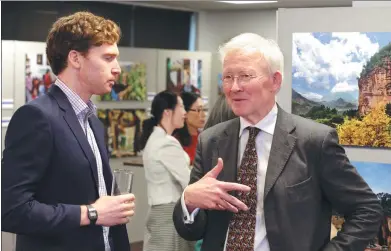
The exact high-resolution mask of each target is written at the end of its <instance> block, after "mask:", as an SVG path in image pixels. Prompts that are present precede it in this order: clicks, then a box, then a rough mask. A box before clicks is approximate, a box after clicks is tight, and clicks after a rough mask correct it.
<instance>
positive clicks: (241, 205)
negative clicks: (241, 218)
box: [220, 192, 248, 213]
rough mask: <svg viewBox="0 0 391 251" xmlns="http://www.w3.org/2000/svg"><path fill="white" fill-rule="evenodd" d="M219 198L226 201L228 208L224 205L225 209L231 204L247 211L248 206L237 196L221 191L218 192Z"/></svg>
mask: <svg viewBox="0 0 391 251" xmlns="http://www.w3.org/2000/svg"><path fill="white" fill-rule="evenodd" d="M220 198H221V199H222V200H224V201H226V202H227V203H228V205H229V208H227V207H225V208H226V209H227V210H230V209H232V208H231V206H232V207H234V208H235V209H240V210H242V211H247V210H248V207H247V206H246V204H244V203H243V202H242V201H240V200H239V199H238V198H236V197H234V196H232V195H230V194H228V193H225V192H222V193H221V194H220ZM224 205H225V204H224ZM230 211H231V210H230ZM235 213H237V212H235Z"/></svg>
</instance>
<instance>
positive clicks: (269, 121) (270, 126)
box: [239, 104, 278, 137]
mask: <svg viewBox="0 0 391 251" xmlns="http://www.w3.org/2000/svg"><path fill="white" fill-rule="evenodd" d="M277 113H278V108H277V104H274V106H273V108H272V109H271V111H270V112H269V113H268V114H267V115H266V116H265V117H264V118H263V119H261V120H260V121H259V122H258V123H257V124H255V125H252V124H251V123H250V122H248V121H247V120H246V119H244V118H242V117H240V130H239V137H240V136H242V133H243V131H244V129H246V128H247V127H249V126H253V127H256V128H258V129H260V130H261V131H264V132H266V133H268V134H270V135H273V134H274V128H275V127H276V122H277Z"/></svg>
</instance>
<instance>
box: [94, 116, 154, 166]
mask: <svg viewBox="0 0 391 251" xmlns="http://www.w3.org/2000/svg"><path fill="white" fill-rule="evenodd" d="M146 117H147V114H146V111H145V110H143V109H98V118H99V120H100V121H101V122H102V123H103V125H104V127H105V141H106V145H107V146H108V152H109V153H110V157H111V158H122V157H132V156H137V155H138V154H139V153H140V152H141V149H140V137H141V130H142V124H143V122H144V120H145V119H146Z"/></svg>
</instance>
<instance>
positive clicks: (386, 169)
mask: <svg viewBox="0 0 391 251" xmlns="http://www.w3.org/2000/svg"><path fill="white" fill-rule="evenodd" d="M352 165H353V166H355V167H356V169H357V171H358V173H359V174H360V175H361V176H362V177H363V179H364V180H365V181H366V182H367V183H368V185H369V187H370V188H371V189H372V191H373V192H374V193H375V194H376V195H377V197H378V199H379V201H380V204H381V206H382V207H383V214H384V217H383V219H382V224H381V226H380V228H379V231H378V234H377V236H376V237H375V238H374V239H373V240H372V241H371V242H370V243H369V244H368V246H367V248H366V249H365V251H374V250H381V251H383V250H384V251H390V250H391V182H390V178H391V164H383V163H375V162H358V161H354V162H352ZM344 222H345V219H344V216H343V215H341V214H339V213H338V212H334V213H333V216H332V224H333V227H334V229H336V231H337V232H338V231H340V230H341V228H342V226H343V224H344Z"/></svg>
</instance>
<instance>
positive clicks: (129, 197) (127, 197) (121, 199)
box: [115, 193, 135, 203]
mask: <svg viewBox="0 0 391 251" xmlns="http://www.w3.org/2000/svg"><path fill="white" fill-rule="evenodd" d="M115 197H116V199H117V200H118V201H119V202H120V203H125V202H128V201H134V200H135V197H134V194H131V193H128V194H121V195H117V196H115Z"/></svg>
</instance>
